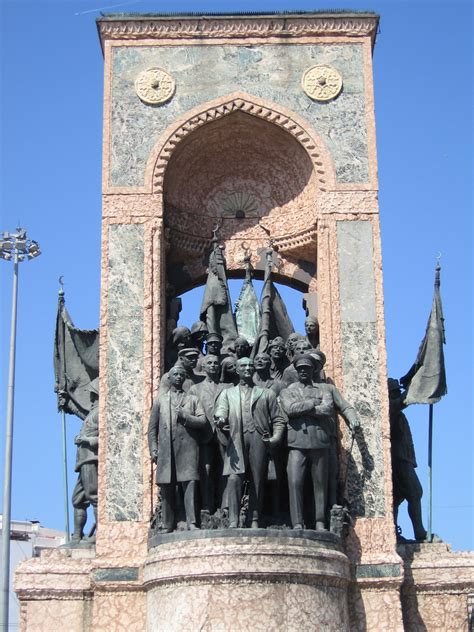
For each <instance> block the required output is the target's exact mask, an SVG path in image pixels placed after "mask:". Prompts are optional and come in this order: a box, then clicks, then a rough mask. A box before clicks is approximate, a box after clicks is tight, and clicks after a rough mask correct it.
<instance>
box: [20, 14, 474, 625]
mask: <svg viewBox="0 0 474 632" xmlns="http://www.w3.org/2000/svg"><path fill="white" fill-rule="evenodd" d="M97 25H98V31H99V37H100V41H101V45H102V49H103V53H104V60H105V76H104V165H103V210H102V231H103V232H102V236H103V241H102V270H101V275H102V277H101V318H100V367H99V375H100V378H99V380H100V388H99V399H98V402H99V404H98V406H99V436H98V439H97V441H96V445H98V446H99V453H98V466H97V467H98V495H97V530H96V534H95V543H94V542H92V543H91V542H88V543H87V544H88V546H81V540H79V543H78V544H77V546H71V547H69V548H64V549H62V550H60V551H54V552H51V553H48V554H43V555H42V557H41V558H39V559H37V560H31V561H27V562H25V563H24V564H22V565H21V566H20V568H19V570H18V571H17V574H16V590H17V593H18V596H19V599H20V603H21V611H22V629H23V630H56V629H58V630H59V629H67V630H70V631H72V632H76V631H79V630H94V631H96V630H107V631H109V630H119V629H127V630H137V631H138V630H140V631H141V630H150V631H151V630H166V631H172V630H182V629H189V630H198V629H201V630H209V631H211V630H233V631H236V630H248V629H252V630H260V629H261V630H282V631H283V630H314V629H324V630H361V631H362V630H401V629H408V630H410V629H411V630H415V629H416V630H418V629H428V630H429V629H456V630H457V629H467V625H468V596H469V594H470V593H472V592H474V576H473V568H474V560H473V557H472V556H471V555H469V554H453V553H451V552H450V550H449V547H448V546H447V545H446V544H443V543H436V544H434V543H422V542H414V541H413V542H406V543H404V544H403V545H401V546H400V545H399V546H398V547H397V536H396V531H395V526H394V514H393V512H394V503H393V491H392V490H393V483H392V452H391V443H390V415H389V397H388V392H387V374H386V355H385V331H384V320H383V289H382V275H381V269H382V265H381V251H380V228H379V215H378V212H379V209H378V202H377V190H378V185H377V162H376V148H375V122H374V107H373V88H372V51H373V47H374V44H375V38H376V33H377V28H378V16H377V15H375V14H372V13H351V12H343V11H341V12H335V13H317V12H316V13H303V14H291V13H288V14H265V15H251V14H246V15H182V16H179V15H172V16H167V15H142V16H140V15H135V14H133V15H127V14H119V15H108V16H104V17H101V18H100V19H99V20H98V21H97ZM251 268H252V274H253V275H255V277H258V278H261V279H264V282H265V283H264V291H263V295H262V301H261V306H260V308H258V309H256V308H255V304H254V302H253V301H254V298H253V293H252V288H251V278H250V272H249V271H250V269H251ZM227 277H234V278H242V279H243V278H245V279H246V281H245V282H246V286H245V288H244V289H245V291H244V289H243V291H242V293H241V304H240V308H241V310H242V312H241V315H242V318H240V317H239V318H235V317H234V314H233V312H232V305H231V303H230V298H229V293H228V288H227ZM274 281H278V282H280V283H284V284H287V285H289V286H291V287H292V288H294V289H296V290H299V291H301V297H302V299H303V304H304V306H305V311H306V314H305V315H306V317H307V319H306V330H305V332H301V333H300V334H299V335H298V332H294V331H293V329H292V327H291V323H289V322H288V319H287V315H286V310H285V306H284V304H283V302H282V301H281V298H280V297H279V295H278V293H277V291H276V289H275V287H274V285H273V282H274ZM204 283H205V284H206V288H205V291H204V298H203V305H202V307H201V312H200V314H196V316H195V319H198V321H197V322H196V323H195V324H194V325H193V327H192V329H191V330H189V329H187V328H185V327H183V326H182V325H181V324H180V323H179V312H180V308H181V305H180V299H179V296H180V295H181V294H182V293H183V292H186V291H187V290H189V289H191V288H193V287H196V286H199V285H203V284H204ZM244 303H245V305H246V308H248V307H249V305H250V307H251V309H246V310H244V309H243V306H244ZM259 309H260V310H261V314H260V312H259ZM244 312H245V314H246V315H247V316H243V314H244ZM248 314H253V315H254V316H255V321H253V324H254V325H255V327H245V328H243V325H242V322H244V324H248V322H247V323H246V322H245V319H246V318H247V319H248V318H249V316H248ZM257 315H258V318H260V317H261V320H258V318H257ZM257 320H258V324H256V323H257ZM239 323H240V324H239ZM237 325H239V327H240V329H239V328H238V327H237ZM243 329H245V332H246V333H247V332H251V333H247V336H245V335H244V334H243V333H242V331H243ZM193 335H194V337H193ZM250 336H251V337H252V338H254V340H250ZM242 338H245V339H244V340H242ZM288 339H290V343H289V344H287V341H288ZM247 343H248V344H247ZM287 351H288V354H287ZM255 368H256V369H257V371H256V372H255ZM338 414H340V415H342V418H341V417H339V416H338ZM345 422H346V423H345ZM155 462H156V466H155ZM156 483H157V484H158V487H159V494H157V486H156ZM88 502H89V503H90V504H93V503H91V501H90V500H89V499H88ZM94 503H95V500H94ZM93 507H94V509H95V504H93ZM420 534H421V531H420V532H419V534H418V535H420ZM438 603H442V607H441V611H440V608H439V607H436V606H437V604H438Z"/></svg>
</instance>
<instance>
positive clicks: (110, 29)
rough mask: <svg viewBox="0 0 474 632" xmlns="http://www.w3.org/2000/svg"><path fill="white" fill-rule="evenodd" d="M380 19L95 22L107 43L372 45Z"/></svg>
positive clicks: (312, 16)
mask: <svg viewBox="0 0 474 632" xmlns="http://www.w3.org/2000/svg"><path fill="white" fill-rule="evenodd" d="M378 23H379V17H378V16H377V15H376V14H373V13H308V14H301V15H298V14H288V15H286V14H285V15H281V14H280V15H268V14H267V15H235V16H230V15H220V16H218V15H202V16H183V17H179V16H149V15H142V16H141V15H136V16H135V15H133V16H130V15H123V16H121V15H119V16H105V17H102V18H99V19H98V20H97V28H98V31H99V37H100V40H101V44H102V47H103V45H104V42H105V41H106V40H141V39H147V40H148V39H217V38H219V39H221V38H228V39H233V38H242V37H261V38H269V37H275V36H276V37H278V36H282V37H286V38H288V37H295V38H298V37H308V36H346V37H370V38H371V41H372V46H373V45H374V43H375V37H376V34H377V28H378Z"/></svg>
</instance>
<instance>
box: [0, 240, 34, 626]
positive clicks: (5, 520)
mask: <svg viewBox="0 0 474 632" xmlns="http://www.w3.org/2000/svg"><path fill="white" fill-rule="evenodd" d="M40 254H41V251H40V249H39V246H38V243H37V242H36V241H33V240H32V239H29V238H28V237H27V235H26V230H24V229H23V228H17V229H16V233H6V232H5V233H3V236H2V237H1V238H0V258H1V259H4V260H5V261H13V293H12V317H11V329H10V364H9V370H8V389H7V418H6V426H5V470H4V471H5V474H4V479H3V516H2V570H1V578H0V579H1V585H0V586H1V593H0V617H1V629H2V630H4V631H5V632H6V631H7V630H8V619H9V616H8V615H9V598H10V531H11V493H12V447H13V406H14V394H15V348H16V312H17V297H18V264H19V263H21V262H22V261H24V260H25V259H34V258H35V257H38V256H39V255H40Z"/></svg>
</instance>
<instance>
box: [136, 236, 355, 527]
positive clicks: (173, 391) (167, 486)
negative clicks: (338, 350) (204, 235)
mask: <svg viewBox="0 0 474 632" xmlns="http://www.w3.org/2000/svg"><path fill="white" fill-rule="evenodd" d="M216 233H217V231H215V232H214V236H213V239H212V242H211V253H210V257H209V269H208V278H207V284H206V288H205V292H204V298H203V304H202V307H201V313H200V320H199V321H197V322H196V323H195V324H194V325H193V326H192V327H191V329H188V328H187V327H183V326H178V324H177V322H176V321H175V323H174V324H175V327H174V328H173V329H172V330H171V331H170V332H169V335H168V340H167V346H166V349H167V353H166V356H167V357H166V364H167V366H168V367H169V370H168V371H167V372H166V373H165V374H164V375H163V376H162V378H161V380H160V384H159V389H158V394H157V396H156V398H155V401H154V404H153V409H152V413H151V417H150V423H149V429H148V442H149V448H150V456H151V458H152V460H153V462H154V463H156V483H157V485H158V487H159V500H160V502H159V511H158V512H157V514H156V515H155V518H154V527H155V528H157V529H158V530H159V531H161V532H172V531H174V530H176V529H188V530H195V529H199V528H231V529H232V528H238V527H241V528H242V527H249V528H252V529H257V528H263V527H275V528H290V527H291V528H293V529H305V528H310V529H315V530H317V531H328V530H329V528H330V524H331V520H330V517H331V509H332V508H333V507H334V506H336V505H337V504H338V502H339V503H340V502H342V499H340V498H338V497H337V492H336V490H337V479H338V425H337V415H338V414H340V415H341V416H342V417H343V418H344V420H345V421H346V422H347V424H348V426H349V428H350V430H351V431H352V433H355V432H356V430H357V428H358V426H359V421H358V418H357V414H356V411H355V409H354V408H353V407H352V406H351V405H350V404H349V403H348V402H346V401H345V400H344V398H343V397H342V395H341V394H340V392H339V391H338V389H337V388H336V387H335V386H334V385H333V384H330V383H328V381H327V380H326V376H325V373H324V365H325V361H326V358H325V355H324V353H323V352H322V351H321V349H320V346H319V323H318V319H317V318H316V317H315V316H313V315H308V316H307V317H306V320H305V334H304V335H303V334H298V333H296V332H295V331H294V329H293V326H292V324H291V321H290V319H289V317H288V313H287V311H286V307H285V305H284V303H283V301H282V299H281V297H280V295H279V293H278V290H277V288H276V287H275V286H274V284H273V282H272V279H271V270H272V266H273V255H274V250H273V248H272V247H270V248H269V249H268V251H267V263H266V270H265V279H264V286H263V290H262V297H261V301H260V303H259V301H258V300H257V297H256V294H255V290H254V288H253V285H252V278H251V266H250V257H249V256H247V257H246V267H247V274H246V279H245V281H244V285H243V288H242V291H241V294H240V297H239V300H238V302H237V309H236V313H235V314H233V313H232V308H231V305H230V296H229V291H228V285H227V276H226V269H225V258H224V252H223V248H222V246H220V245H219V242H218V238H217V234H216ZM249 332H250V334H249ZM252 332H253V334H254V335H253V339H252V338H251V335H252Z"/></svg>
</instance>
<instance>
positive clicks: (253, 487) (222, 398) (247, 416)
mask: <svg viewBox="0 0 474 632" xmlns="http://www.w3.org/2000/svg"><path fill="white" fill-rule="evenodd" d="M236 368H237V374H238V376H239V384H238V385H237V386H232V387H230V388H227V389H225V390H223V391H222V392H221V394H220V395H219V397H218V398H217V401H216V406H215V409H214V418H215V420H216V426H217V428H218V430H219V438H220V440H221V441H222V442H223V443H224V444H225V448H226V450H225V454H224V472H223V473H224V476H227V477H228V483H227V494H228V496H227V498H228V503H229V522H230V524H229V526H230V527H231V528H235V527H237V526H238V524H239V514H240V503H241V499H242V485H243V482H244V480H245V478H247V479H248V480H249V483H250V494H249V512H250V518H251V526H252V528H258V527H259V521H260V520H261V518H262V509H263V491H264V484H265V479H266V474H267V467H268V460H269V451H268V449H267V446H270V447H271V446H276V445H278V444H279V443H280V442H281V440H282V438H283V433H284V430H285V420H284V418H283V416H282V413H281V410H280V407H279V405H278V401H277V396H276V394H275V393H274V392H273V391H271V390H269V389H264V388H260V387H258V386H255V385H254V383H253V379H252V378H253V373H254V364H253V361H252V360H251V359H250V358H240V359H239V360H237V367H236Z"/></svg>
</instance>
